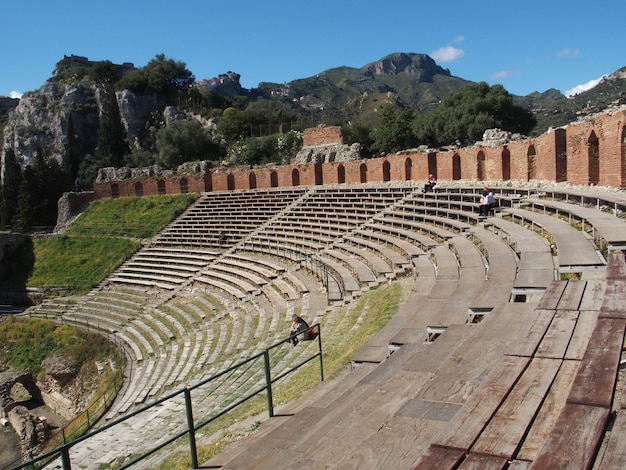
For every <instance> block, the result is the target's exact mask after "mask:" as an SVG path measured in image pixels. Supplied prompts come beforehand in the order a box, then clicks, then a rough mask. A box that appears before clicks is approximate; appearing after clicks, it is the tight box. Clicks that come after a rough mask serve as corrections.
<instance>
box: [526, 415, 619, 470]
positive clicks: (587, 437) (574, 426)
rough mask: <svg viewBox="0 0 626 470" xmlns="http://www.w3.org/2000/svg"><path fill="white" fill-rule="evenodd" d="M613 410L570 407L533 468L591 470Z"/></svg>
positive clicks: (557, 423) (555, 426)
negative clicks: (583, 469) (588, 469)
mask: <svg viewBox="0 0 626 470" xmlns="http://www.w3.org/2000/svg"><path fill="white" fill-rule="evenodd" d="M609 414H610V410H609V409H608V408H604V407H598V406H589V405H581V404H577V403H567V404H566V405H565V407H564V408H563V411H562V412H561V414H560V416H559V419H558V420H557V422H556V424H555V425H554V427H553V428H552V432H551V433H550V435H549V436H548V439H547V440H546V442H545V443H544V445H543V447H542V448H541V451H540V452H539V455H538V456H537V458H536V459H535V460H534V461H533V464H532V465H531V467H530V468H536V469H546V468H558V469H559V470H564V469H572V470H574V469H576V470H578V469H581V468H591V464H592V463H593V459H594V456H595V454H596V452H597V450H598V447H599V446H600V443H601V441H602V438H603V436H604V429H605V427H606V424H607V421H608V419H609Z"/></svg>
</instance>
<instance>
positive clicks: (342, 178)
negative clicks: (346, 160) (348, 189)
mask: <svg viewBox="0 0 626 470" xmlns="http://www.w3.org/2000/svg"><path fill="white" fill-rule="evenodd" d="M345 182H346V167H345V166H343V165H339V166H338V167H337V183H339V184H342V183H345Z"/></svg>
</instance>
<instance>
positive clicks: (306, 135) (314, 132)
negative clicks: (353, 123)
mask: <svg viewBox="0 0 626 470" xmlns="http://www.w3.org/2000/svg"><path fill="white" fill-rule="evenodd" d="M343 143H344V140H343V132H342V131H341V126H317V127H310V128H308V129H305V130H304V131H303V133H302V145H303V147H315V146H317V145H332V144H343Z"/></svg>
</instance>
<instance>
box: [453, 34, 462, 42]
mask: <svg viewBox="0 0 626 470" xmlns="http://www.w3.org/2000/svg"><path fill="white" fill-rule="evenodd" d="M463 41H465V38H464V37H463V35H462V34H460V35H459V36H457V37H456V38H454V41H452V42H455V43H457V44H458V43H459V42H463Z"/></svg>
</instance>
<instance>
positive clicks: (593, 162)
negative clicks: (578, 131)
mask: <svg viewBox="0 0 626 470" xmlns="http://www.w3.org/2000/svg"><path fill="white" fill-rule="evenodd" d="M587 165H588V170H587V171H588V173H587V178H588V181H589V184H599V183H600V139H598V136H597V135H596V133H595V132H594V131H593V130H591V132H590V133H589V136H588V137H587Z"/></svg>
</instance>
